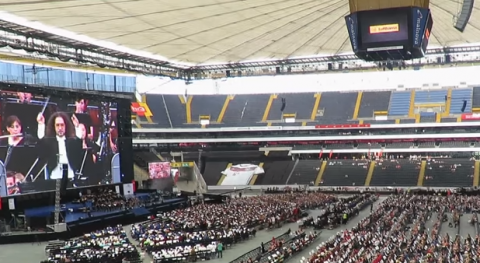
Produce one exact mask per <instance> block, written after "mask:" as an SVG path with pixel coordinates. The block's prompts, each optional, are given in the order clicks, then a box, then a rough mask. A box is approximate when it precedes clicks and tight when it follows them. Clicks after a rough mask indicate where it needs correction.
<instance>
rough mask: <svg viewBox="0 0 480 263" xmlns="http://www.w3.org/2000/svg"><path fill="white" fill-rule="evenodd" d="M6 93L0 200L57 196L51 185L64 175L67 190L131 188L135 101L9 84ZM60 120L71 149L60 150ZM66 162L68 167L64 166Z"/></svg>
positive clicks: (0, 103)
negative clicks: (107, 186)
mask: <svg viewBox="0 0 480 263" xmlns="http://www.w3.org/2000/svg"><path fill="white" fill-rule="evenodd" d="M0 88H1V92H0V123H1V124H2V127H1V129H0V130H1V131H0V196H2V197H8V196H18V195H23V194H33V193H39V192H46V191H54V190H55V181H56V180H51V179H58V178H59V177H62V176H63V173H64V172H63V171H67V172H66V173H68V177H69V182H68V184H67V189H68V188H79V187H91V186H98V185H105V184H116V183H131V181H132V180H133V161H132V150H131V147H132V146H131V140H132V139H131V122H130V118H131V112H130V111H131V110H130V104H131V98H128V96H123V97H116V96H108V95H107V94H104V93H103V92H102V94H100V93H96V92H83V91H76V90H70V89H54V88H43V87H30V86H25V85H17V84H5V83H0ZM15 107H16V108H17V109H15ZM27 108H29V109H28V110H27ZM80 111H84V112H80ZM37 112H38V113H43V114H38V113H37ZM119 112H120V113H119ZM17 115H19V116H17ZM32 115H33V116H32ZM40 115H41V117H39V116H40ZM88 119H90V121H88ZM56 120H63V124H64V126H63V130H64V131H63V132H64V136H63V137H65V140H64V141H65V142H64V144H65V147H60V146H59V145H61V144H60V142H59V139H58V137H59V136H58V135H59V134H58V132H61V129H62V128H59V130H56V129H57V128H58V127H57V126H56V125H57V124H58V123H57V122H56ZM40 124H43V126H42V127H40V126H41V125H40ZM46 126H48V129H47V127H46ZM42 130H43V134H42ZM15 134H16V135H15ZM125 134H127V135H129V136H127V137H125V136H124V135H125ZM14 135H15V136H14ZM59 148H68V149H70V150H66V151H62V150H59ZM124 148H126V151H124ZM52 149H53V150H52ZM72 149H75V150H72ZM52 152H54V153H53V155H55V156H53V157H52ZM58 152H62V153H63V152H65V153H64V154H60V153H58ZM72 152H76V154H73V153H72ZM124 152H125V153H124ZM7 155H8V156H9V157H8V158H7ZM75 155H76V156H75ZM122 155H123V156H122ZM64 157H66V158H67V159H68V161H66V162H65V161H64V160H63V161H60V160H59V159H62V158H64ZM54 159H55V160H54ZM18 160H21V162H22V163H21V164H20V163H19V162H20V161H18ZM27 163H28V164H30V163H31V165H28V164H27ZM92 163H94V164H96V165H97V166H94V167H95V168H94V169H92V166H91V164H92ZM5 164H6V165H5ZM55 164H56V165H55ZM89 165H90V166H89ZM53 166H55V167H53ZM60 166H61V167H60ZM130 166H131V167H130ZM59 170H60V171H61V172H60V173H59ZM97 170H98V171H101V172H97V174H95V175H94V174H93V173H95V171H97ZM92 171H94V172H93V173H92ZM50 176H52V177H51V178H50Z"/></svg>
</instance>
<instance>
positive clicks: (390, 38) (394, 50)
mask: <svg viewBox="0 0 480 263" xmlns="http://www.w3.org/2000/svg"><path fill="white" fill-rule="evenodd" d="M345 23H346V26H347V30H348V34H349V36H350V43H351V44H352V49H353V52H354V53H355V54H356V55H357V57H359V58H361V59H364V60H367V61H385V60H408V59H413V58H421V57H423V56H425V53H426V50H427V46H428V40H429V38H430V34H431V32H432V26H433V18H432V14H431V13H430V9H428V8H418V7H400V8H392V9H380V10H368V11H359V12H355V13H351V14H350V15H347V16H346V17H345Z"/></svg>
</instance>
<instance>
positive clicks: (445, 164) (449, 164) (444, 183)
mask: <svg viewBox="0 0 480 263" xmlns="http://www.w3.org/2000/svg"><path fill="white" fill-rule="evenodd" d="M474 174H475V162H474V161H472V160H470V159H460V158H458V159H441V158H439V159H431V160H430V161H427V169H426V171H425V180H424V181H423V186H425V187H471V186H473V181H474V180H473V179H474Z"/></svg>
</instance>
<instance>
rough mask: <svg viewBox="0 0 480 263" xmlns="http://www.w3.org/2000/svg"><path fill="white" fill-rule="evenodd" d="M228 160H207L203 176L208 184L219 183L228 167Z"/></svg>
mask: <svg viewBox="0 0 480 263" xmlns="http://www.w3.org/2000/svg"><path fill="white" fill-rule="evenodd" d="M227 164H228V163H227V162H208V161H207V162H206V163H205V170H204V171H203V178H204V179H205V183H206V184H207V185H217V183H218V182H219V181H220V178H221V177H222V172H223V171H225V168H226V167H227Z"/></svg>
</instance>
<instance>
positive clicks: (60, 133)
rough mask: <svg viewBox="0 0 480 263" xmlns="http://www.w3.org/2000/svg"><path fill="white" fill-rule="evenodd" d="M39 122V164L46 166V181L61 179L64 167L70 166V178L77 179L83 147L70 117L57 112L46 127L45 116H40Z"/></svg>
mask: <svg viewBox="0 0 480 263" xmlns="http://www.w3.org/2000/svg"><path fill="white" fill-rule="evenodd" d="M37 122H38V131H37V135H38V138H39V139H40V141H39V142H38V143H37V148H38V149H39V151H38V155H39V163H40V164H42V165H46V170H45V179H61V178H62V176H63V171H62V166H63V165H67V166H68V178H75V174H76V172H79V171H80V167H81V162H82V153H83V147H82V140H80V139H79V138H78V137H77V136H76V135H75V127H74V125H73V123H72V121H71V120H70V119H69V118H68V115H67V114H66V113H63V112H55V113H53V114H52V115H51V116H50V118H49V119H48V122H47V124H46V125H45V118H44V117H43V114H39V115H38V117H37Z"/></svg>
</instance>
